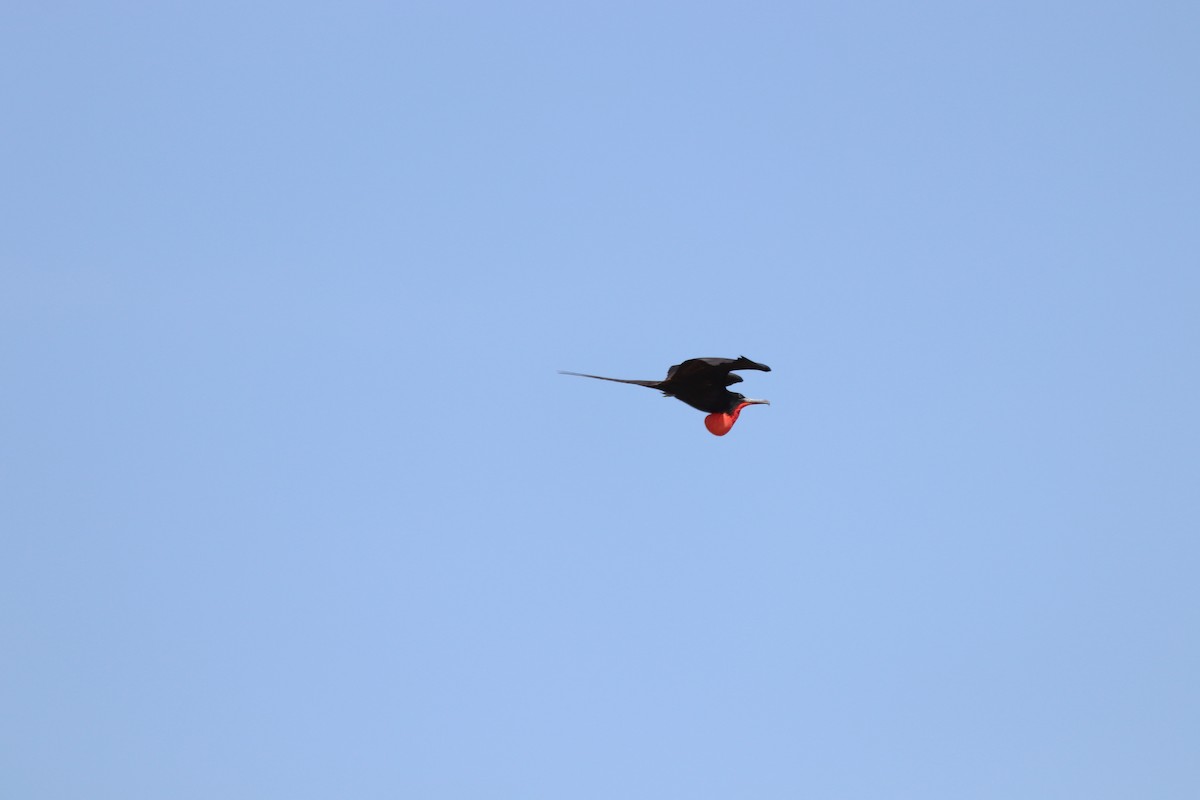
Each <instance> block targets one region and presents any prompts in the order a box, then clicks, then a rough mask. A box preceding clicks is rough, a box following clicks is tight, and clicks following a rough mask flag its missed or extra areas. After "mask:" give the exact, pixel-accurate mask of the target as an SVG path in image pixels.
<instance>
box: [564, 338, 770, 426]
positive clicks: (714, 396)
mask: <svg viewBox="0 0 1200 800" xmlns="http://www.w3.org/2000/svg"><path fill="white" fill-rule="evenodd" d="M739 369H756V370H761V371H762V372H770V371H771V368H770V367H768V366H767V365H766V364H759V363H758V362H757V361H751V360H750V359H748V358H746V357H745V356H740V357H738V358H689V359H688V360H687V361H684V362H682V363H680V364H676V365H675V366H673V367H671V368H670V369H669V370H667V377H666V378H664V379H663V380H661V381H641V380H630V379H627V378H606V377H604V376H602V375H588V374H585V373H582V372H564V373H563V374H564V375H576V376H578V377H580V378H596V379H597V380H602V381H615V382H617V383H632V384H634V385H635V386H645V387H647V388H649V389H658V390H659V391H660V392H662V393H663V394H664V395H666V396H667V397H674V398H676V399H677V400H682V401H683V402H685V403H687V404H688V405H689V406H691V407H692V408H695V409H698V410H700V411H704V412H706V413H708V415H709V416H708V417H707V418H706V419H705V420H704V424H705V425H706V426H707V427H708V429H709V431H711V432H712V433H713V434H715V435H717V436H724V435H725V434H726V433H728V432H729V429H730V428H732V427H733V423H734V422H737V418H738V415H739V414H740V413H741V412H742V409H743V408H745V407H746V406H748V405H754V404H758V403H764V404H768V405H769V404H770V402H769V401H767V400H750V399H747V398H746V396H745V395H742V394H739V393H737V392H731V391H729V389H728V387H729V386H732V385H733V384H735V383H741V382H742V376H741V375H734V374H733V370H739Z"/></svg>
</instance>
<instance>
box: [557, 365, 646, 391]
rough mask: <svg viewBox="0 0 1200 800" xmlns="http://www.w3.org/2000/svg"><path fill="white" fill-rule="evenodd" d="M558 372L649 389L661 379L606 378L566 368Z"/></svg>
mask: <svg viewBox="0 0 1200 800" xmlns="http://www.w3.org/2000/svg"><path fill="white" fill-rule="evenodd" d="M558 374H559V375H574V376H575V377H577V378H595V379H596V380H598V381H612V382H614V383H632V384H633V385H634V386H645V387H648V388H650V389H657V388H658V385H659V384H660V383H662V381H635V380H629V379H628V378H606V377H604V376H603V375H588V374H587V373H586V372H567V371H566V370H561V369H560V370H559V371H558Z"/></svg>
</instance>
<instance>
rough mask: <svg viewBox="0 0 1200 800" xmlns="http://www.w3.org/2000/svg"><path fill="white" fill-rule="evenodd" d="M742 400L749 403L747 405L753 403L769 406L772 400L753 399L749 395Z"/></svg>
mask: <svg viewBox="0 0 1200 800" xmlns="http://www.w3.org/2000/svg"><path fill="white" fill-rule="evenodd" d="M742 402H743V403H745V404H747V405H753V404H758V405H764V406H769V405H771V401H770V400H753V399H751V398H749V397H747V398H746V399H745V400H743V401H742Z"/></svg>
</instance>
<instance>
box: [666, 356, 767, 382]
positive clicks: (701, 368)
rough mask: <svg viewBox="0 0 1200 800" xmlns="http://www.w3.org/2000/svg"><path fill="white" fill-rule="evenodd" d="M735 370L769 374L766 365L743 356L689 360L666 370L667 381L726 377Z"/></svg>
mask: <svg viewBox="0 0 1200 800" xmlns="http://www.w3.org/2000/svg"><path fill="white" fill-rule="evenodd" d="M735 369H757V370H762V371H763V372H770V371H771V368H770V367H768V366H767V365H766V364H759V363H758V362H757V361H751V360H750V359H748V358H746V357H745V356H739V357H737V358H689V359H688V360H687V361H684V362H683V363H681V364H676V365H675V366H673V367H671V368H670V369H669V370H667V380H669V381H670V380H678V381H686V380H695V379H700V378H703V377H704V376H705V374H706V373H708V374H711V375H713V376H714V377H715V376H717V375H721V376H724V375H728V374H729V373H730V372H732V371H733V370H735Z"/></svg>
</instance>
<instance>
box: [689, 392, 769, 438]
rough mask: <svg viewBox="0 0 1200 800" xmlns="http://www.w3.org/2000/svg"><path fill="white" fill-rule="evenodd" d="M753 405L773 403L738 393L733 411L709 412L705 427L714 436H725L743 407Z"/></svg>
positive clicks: (705, 419)
mask: <svg viewBox="0 0 1200 800" xmlns="http://www.w3.org/2000/svg"><path fill="white" fill-rule="evenodd" d="M753 405H766V406H769V405H771V401H770V400H754V399H752V398H749V397H742V396H741V395H738V400H737V405H735V406H734V407H733V410H732V411H728V412H725V413H721V414H709V415H708V416H707V417H705V418H704V427H706V428H708V432H709V433H711V434H712V435H713V436H724V435H725V434H727V433H729V429H730V428H732V427H733V423H735V422H737V420H738V416H739V415H740V414H741V413H742V409H743V408H745V407H746V406H753Z"/></svg>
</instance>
